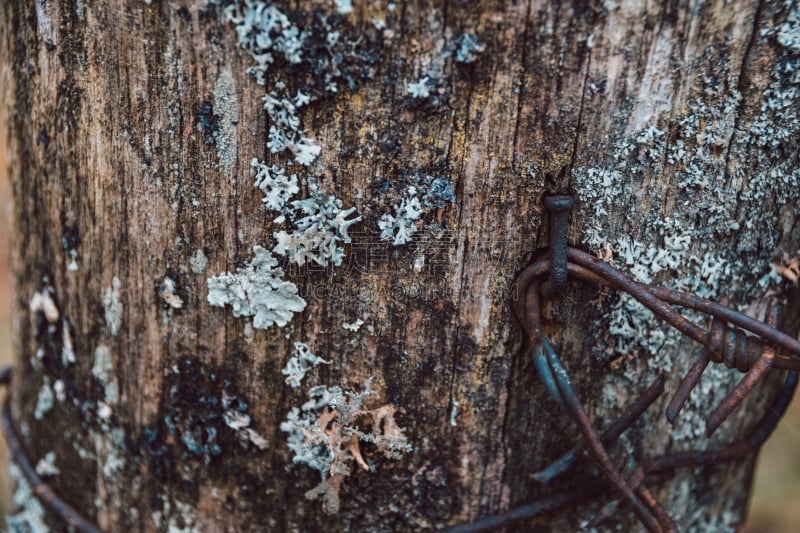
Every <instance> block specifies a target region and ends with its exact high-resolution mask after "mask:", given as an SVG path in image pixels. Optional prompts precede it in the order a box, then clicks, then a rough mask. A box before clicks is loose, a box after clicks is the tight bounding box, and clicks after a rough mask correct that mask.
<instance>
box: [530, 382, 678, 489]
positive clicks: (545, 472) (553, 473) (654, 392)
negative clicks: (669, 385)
mask: <svg viewBox="0 0 800 533" xmlns="http://www.w3.org/2000/svg"><path fill="white" fill-rule="evenodd" d="M664 382H665V378H664V374H659V376H658V378H657V379H656V380H655V381H654V382H653V384H652V385H650V387H648V388H647V390H645V392H644V394H642V395H641V396H639V397H638V398H637V399H636V400H635V401H634V402H633V403H632V404H631V405H629V406H628V408H627V409H626V410H625V412H624V413H623V414H622V416H620V417H619V418H618V419H617V420H615V421H614V422H613V423H612V424H611V425H610V426H608V429H606V430H605V431H604V432H603V433H602V434H601V435H600V440H601V441H602V442H603V444H604V445H605V446H611V445H613V444H614V442H616V440H617V439H618V438H619V436H620V435H622V433H624V432H625V430H627V429H628V428H629V427H631V426H632V425H633V423H634V422H636V420H637V419H638V418H639V417H640V416H641V415H642V413H644V412H645V411H646V410H647V408H648V407H650V406H651V405H652V404H653V402H654V401H656V399H658V397H659V396H661V395H662V394H663V393H664ZM584 449H585V444H584V443H583V442H582V441H581V442H580V443H579V444H577V445H575V446H574V447H573V448H571V449H570V450H569V451H567V452H566V453H564V454H563V455H561V456H560V457H559V458H558V459H556V460H555V461H553V462H552V463H551V464H550V465H549V466H547V467H546V468H543V469H542V470H540V471H538V472H536V473H535V474H533V478H534V479H535V480H536V481H538V482H539V483H541V484H543V485H546V484H548V483H549V482H550V481H552V480H553V479H554V478H556V477H557V476H560V475H561V474H563V473H565V472H566V471H567V470H568V469H569V468H570V467H571V466H572V465H573V464H574V463H575V461H576V460H577V459H578V458H579V457H580V456H581V454H582V453H583V451H584Z"/></svg>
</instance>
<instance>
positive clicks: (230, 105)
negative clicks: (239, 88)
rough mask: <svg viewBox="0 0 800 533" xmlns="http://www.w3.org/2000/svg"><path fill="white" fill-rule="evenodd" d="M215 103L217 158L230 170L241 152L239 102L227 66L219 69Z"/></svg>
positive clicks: (223, 166)
mask: <svg viewBox="0 0 800 533" xmlns="http://www.w3.org/2000/svg"><path fill="white" fill-rule="evenodd" d="M214 105H215V108H216V109H215V114H214V116H215V117H216V119H217V129H216V131H214V132H213V133H212V135H213V136H214V141H215V144H216V146H217V158H218V159H219V165H220V167H222V169H223V170H224V171H226V172H230V170H231V169H232V168H233V165H234V164H236V159H237V157H238V154H239V137H238V136H237V133H236V124H237V123H238V122H239V104H238V99H237V96H236V85H235V84H234V81H233V76H232V75H231V71H230V70H228V69H226V68H223V69H221V70H220V71H219V74H218V75H217V80H216V82H215V83H214Z"/></svg>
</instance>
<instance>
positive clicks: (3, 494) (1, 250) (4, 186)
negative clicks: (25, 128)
mask: <svg viewBox="0 0 800 533" xmlns="http://www.w3.org/2000/svg"><path fill="white" fill-rule="evenodd" d="M0 1H2V0H0ZM2 83H3V79H2V77H1V76H0V84H2ZM3 94H5V90H4V88H3V87H2V86H0V97H2V95H3ZM4 113H5V109H4V106H3V105H2V103H0V365H5V364H8V363H11V362H12V361H13V357H14V356H13V347H12V344H11V316H12V305H13V299H12V291H13V288H12V282H11V276H10V273H9V268H8V251H9V231H10V228H9V222H10V217H11V188H10V185H9V183H8V173H7V168H6V161H7V136H8V130H7V126H6V124H7V122H6V116H5V114H4ZM6 460H7V453H6V447H5V442H3V441H2V439H0V518H2V520H0V530H5V514H6V511H7V509H8V508H9V502H10V501H11V500H10V483H9V477H8V471H7V468H6ZM742 531H744V532H745V533H763V532H781V533H783V532H800V393H798V395H797V396H795V399H794V402H793V404H792V406H791V407H790V409H789V412H788V413H787V415H786V417H785V418H784V419H783V420H782V421H781V424H780V426H778V429H777V431H776V432H775V434H774V435H773V436H772V438H770V440H769V441H767V443H766V445H765V446H764V448H763V449H762V450H761V454H760V457H759V459H758V466H757V468H756V478H755V487H754V492H753V497H752V500H751V502H750V511H749V517H748V521H747V524H746V525H745V526H744V528H743V529H742ZM36 533H38V532H36Z"/></svg>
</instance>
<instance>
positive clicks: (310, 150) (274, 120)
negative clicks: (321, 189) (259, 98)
mask: <svg viewBox="0 0 800 533" xmlns="http://www.w3.org/2000/svg"><path fill="white" fill-rule="evenodd" d="M276 85H277V87H276V89H275V90H273V91H270V92H269V93H268V94H267V95H265V96H264V109H266V111H267V116H269V118H270V125H269V134H268V140H267V148H269V151H270V152H272V153H273V154H277V153H280V152H283V151H284V150H289V151H291V152H292V154H294V160H295V161H296V162H297V163H300V164H301V165H306V166H308V165H310V164H311V163H313V162H314V160H315V159H316V158H317V156H319V154H320V153H321V152H322V147H321V146H320V145H319V144H317V143H316V142H315V141H314V140H313V139H311V138H310V137H308V136H307V135H306V134H305V131H304V130H303V129H302V128H301V126H300V117H299V115H298V110H299V109H300V108H301V107H302V106H304V105H306V104H308V103H309V102H310V101H311V98H310V97H309V95H307V94H305V93H303V92H301V91H297V93H296V94H295V96H293V97H292V96H289V95H287V94H286V92H285V86H284V84H283V83H277V84H276Z"/></svg>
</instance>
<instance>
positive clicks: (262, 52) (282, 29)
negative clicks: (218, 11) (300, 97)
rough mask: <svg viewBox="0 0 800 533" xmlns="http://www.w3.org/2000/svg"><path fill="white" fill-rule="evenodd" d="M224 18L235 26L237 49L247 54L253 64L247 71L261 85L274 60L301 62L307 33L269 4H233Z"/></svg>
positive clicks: (246, 1) (247, 0)
mask: <svg viewBox="0 0 800 533" xmlns="http://www.w3.org/2000/svg"><path fill="white" fill-rule="evenodd" d="M224 13H225V18H226V19H227V20H228V21H229V22H232V23H233V24H234V25H235V26H236V33H237V34H238V35H239V45H240V46H241V47H242V48H244V49H245V50H247V51H248V52H250V55H251V56H252V58H253V59H254V60H255V62H256V64H255V65H254V66H252V67H250V68H249V69H248V71H249V72H250V73H252V74H253V75H254V76H255V78H256V81H258V83H259V84H261V85H263V84H264V83H265V82H266V74H267V71H268V70H269V67H270V65H272V63H273V62H274V61H275V56H276V55H277V56H280V57H282V58H283V59H284V60H286V61H287V62H289V63H295V64H296V63H300V61H302V59H303V52H302V51H303V41H304V40H305V39H306V33H305V32H302V31H300V28H298V27H297V26H296V25H295V24H294V23H293V22H292V21H291V20H289V17H287V16H286V14H285V13H284V12H283V11H281V10H280V9H278V7H277V6H275V5H274V4H272V3H266V2H263V1H261V0H244V1H237V2H233V3H231V4H230V5H228V6H226V7H225V11H224Z"/></svg>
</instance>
